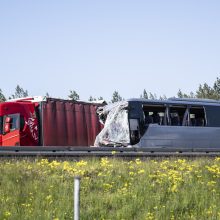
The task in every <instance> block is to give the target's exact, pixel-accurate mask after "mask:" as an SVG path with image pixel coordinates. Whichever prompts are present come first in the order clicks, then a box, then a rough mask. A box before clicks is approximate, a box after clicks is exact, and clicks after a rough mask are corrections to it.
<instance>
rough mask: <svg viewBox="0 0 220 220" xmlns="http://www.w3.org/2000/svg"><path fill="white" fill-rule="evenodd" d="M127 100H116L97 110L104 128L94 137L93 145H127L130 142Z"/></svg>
mask: <svg viewBox="0 0 220 220" xmlns="http://www.w3.org/2000/svg"><path fill="white" fill-rule="evenodd" d="M127 107H128V102H126V101H123V102H118V103H114V104H110V105H107V106H104V107H100V108H98V110H97V113H98V115H99V118H100V121H101V122H102V123H104V128H103V129H102V131H101V132H100V133H99V134H98V136H97V137H96V140H95V143H94V146H115V145H117V146H118V145H121V146H127V145H129V143H130V135H129V123H128V111H127Z"/></svg>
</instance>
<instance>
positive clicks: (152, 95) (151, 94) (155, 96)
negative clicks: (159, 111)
mask: <svg viewBox="0 0 220 220" xmlns="http://www.w3.org/2000/svg"><path fill="white" fill-rule="evenodd" d="M149 99H152V100H155V99H157V95H156V94H155V93H154V94H153V93H151V92H150V93H149Z"/></svg>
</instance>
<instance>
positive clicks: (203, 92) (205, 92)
mask: <svg viewBox="0 0 220 220" xmlns="http://www.w3.org/2000/svg"><path fill="white" fill-rule="evenodd" d="M196 97H197V98H201V99H218V93H216V91H215V89H214V88H212V87H211V86H209V85H208V84H207V83H204V84H203V85H201V84H200V85H199V89H198V90H197V91H196Z"/></svg>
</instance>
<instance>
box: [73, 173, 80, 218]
mask: <svg viewBox="0 0 220 220" xmlns="http://www.w3.org/2000/svg"><path fill="white" fill-rule="evenodd" d="M79 217H80V177H79V176H75V177H74V220H79Z"/></svg>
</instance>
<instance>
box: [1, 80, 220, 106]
mask: <svg viewBox="0 0 220 220" xmlns="http://www.w3.org/2000/svg"><path fill="white" fill-rule="evenodd" d="M27 96H28V91H27V90H25V89H23V88H22V87H21V86H19V85H17V86H16V88H15V92H14V94H12V95H11V96H9V97H8V99H16V98H23V97H27ZM45 96H47V97H50V95H49V93H48V92H47V93H46V94H45ZM174 97H175V96H174ZM176 97H178V98H202V99H215V100H220V78H218V77H217V78H216V80H215V82H214V83H213V85H208V84H207V83H204V84H200V85H199V88H198V89H197V90H196V92H190V93H189V94H186V93H184V92H182V90H181V89H179V91H178V92H177V95H176ZM68 98H69V99H71V100H75V101H77V100H80V96H79V94H78V93H77V92H76V91H75V90H70V94H69V95H68ZM140 98H144V99H153V100H155V99H160V100H165V99H167V97H166V96H165V95H163V96H159V97H157V95H156V94H155V93H151V92H147V91H146V89H144V90H143V93H142V94H141V95H140ZM99 100H104V98H103V97H102V96H99V97H93V96H90V97H89V99H88V101H99ZM122 100H124V98H123V97H122V96H121V95H120V94H119V92H118V91H114V92H113V94H112V98H111V101H110V103H114V102H118V101H122ZM4 101H6V96H5V95H4V94H3V92H2V90H1V89H0V102H4Z"/></svg>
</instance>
